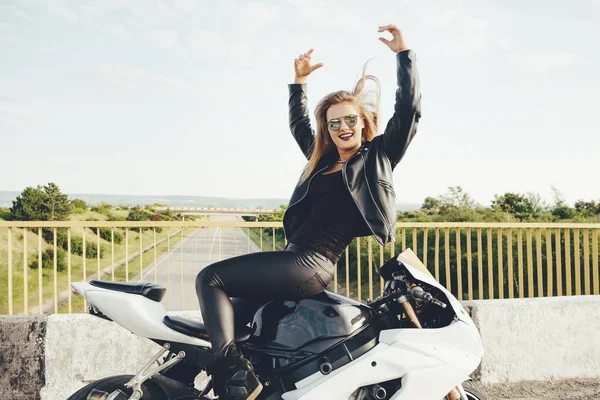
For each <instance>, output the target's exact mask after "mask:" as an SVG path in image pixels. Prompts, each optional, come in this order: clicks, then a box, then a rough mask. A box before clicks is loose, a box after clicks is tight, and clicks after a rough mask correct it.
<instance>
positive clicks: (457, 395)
mask: <svg viewBox="0 0 600 400" xmlns="http://www.w3.org/2000/svg"><path fill="white" fill-rule="evenodd" d="M398 303H400V304H401V305H402V308H403V309H404V312H405V313H406V316H407V317H408V319H410V322H412V324H413V325H414V326H415V327H416V328H418V329H422V328H423V327H422V326H421V321H419V317H418V316H417V313H416V312H415V309H414V308H413V306H412V304H410V302H409V301H408V297H407V296H400V297H399V298H398ZM446 400H468V399H467V394H466V393H465V389H463V386H462V384H461V385H458V386H456V387H455V388H454V389H452V390H451V391H450V393H448V394H447V395H446Z"/></svg>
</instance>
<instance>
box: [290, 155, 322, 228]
mask: <svg viewBox="0 0 600 400" xmlns="http://www.w3.org/2000/svg"><path fill="white" fill-rule="evenodd" d="M327 168H329V165H326V166H324V167H323V168H321V169H320V170H318V171H317V172H316V173H314V174H313V176H311V177H310V179H309V180H308V185H307V186H306V192H305V193H304V196H302V197H301V198H300V200H298V201H297V202H295V203H294V204H292V205H290V206H288V208H286V209H285V212H284V213H283V217H282V218H281V221H282V222H283V220H284V219H285V214H287V212H288V211H289V210H290V208H292V207H294V206H295V205H296V204H298V203H300V202H301V201H302V200H304V198H305V197H306V195H307V194H308V191H309V189H310V183H311V182H312V180H313V179H314V178H315V176H317V175H319V174H320V173H321V172H322V171H324V170H326V169H327ZM283 236H284V237H287V235H286V233H285V226H284V227H283Z"/></svg>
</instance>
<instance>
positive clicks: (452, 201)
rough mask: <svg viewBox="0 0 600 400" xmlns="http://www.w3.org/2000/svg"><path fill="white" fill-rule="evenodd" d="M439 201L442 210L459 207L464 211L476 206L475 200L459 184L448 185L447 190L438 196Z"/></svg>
mask: <svg viewBox="0 0 600 400" xmlns="http://www.w3.org/2000/svg"><path fill="white" fill-rule="evenodd" d="M439 202H440V208H441V209H442V210H451V209H459V210H462V211H466V210H472V209H474V208H475V207H476V206H477V202H476V201H475V200H474V199H473V198H472V197H471V196H469V194H468V193H466V192H465V191H464V190H463V188H462V187H461V186H451V187H449V188H448V192H447V193H445V194H443V195H441V196H440V197H439Z"/></svg>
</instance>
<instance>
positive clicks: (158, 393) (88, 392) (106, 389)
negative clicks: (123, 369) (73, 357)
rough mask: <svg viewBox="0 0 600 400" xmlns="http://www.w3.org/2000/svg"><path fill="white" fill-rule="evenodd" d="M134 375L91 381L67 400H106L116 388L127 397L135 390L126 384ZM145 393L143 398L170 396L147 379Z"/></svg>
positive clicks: (153, 398)
mask: <svg viewBox="0 0 600 400" xmlns="http://www.w3.org/2000/svg"><path fill="white" fill-rule="evenodd" d="M132 377H133V375H118V376H111V377H109V378H104V379H100V380H97V381H95V382H92V383H90V384H89V385H86V386H84V387H83V388H81V389H79V390H78V391H77V392H75V393H73V394H72V395H71V396H70V397H69V398H68V399H67V400H106V399H107V398H108V396H109V395H110V394H111V393H113V392H114V391H116V390H121V391H122V392H123V393H125V395H127V398H129V396H131V395H132V394H133V390H132V389H129V388H126V387H125V384H126V383H127V382H129V380H130V379H131V378H132ZM142 392H143V393H144V395H143V396H142V398H141V400H167V399H168V397H167V395H166V394H165V392H163V390H162V389H161V388H160V386H158V385H157V384H156V383H154V382H152V381H151V380H147V381H146V382H144V383H143V384H142Z"/></svg>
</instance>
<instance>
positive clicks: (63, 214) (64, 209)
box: [44, 182, 71, 221]
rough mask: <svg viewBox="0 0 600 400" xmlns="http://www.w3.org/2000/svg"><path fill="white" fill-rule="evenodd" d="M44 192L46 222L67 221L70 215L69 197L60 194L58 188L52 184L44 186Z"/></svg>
mask: <svg viewBox="0 0 600 400" xmlns="http://www.w3.org/2000/svg"><path fill="white" fill-rule="evenodd" d="M44 192H45V193H46V204H45V208H46V213H47V216H48V219H47V221H65V220H67V219H69V214H71V203H70V202H69V196H67V195H66V194H64V193H62V192H61V191H60V188H59V187H58V186H57V185H56V184H55V183H53V182H50V183H48V184H47V185H46V186H44Z"/></svg>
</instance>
